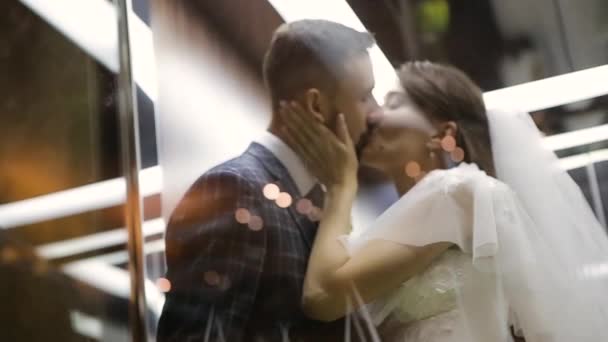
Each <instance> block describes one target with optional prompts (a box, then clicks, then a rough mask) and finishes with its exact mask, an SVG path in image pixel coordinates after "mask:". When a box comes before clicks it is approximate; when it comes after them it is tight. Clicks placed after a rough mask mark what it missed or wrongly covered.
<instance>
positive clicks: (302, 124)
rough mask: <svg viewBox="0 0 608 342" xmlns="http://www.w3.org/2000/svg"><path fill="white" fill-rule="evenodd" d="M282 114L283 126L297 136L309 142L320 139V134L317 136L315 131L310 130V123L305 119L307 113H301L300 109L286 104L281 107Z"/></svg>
mask: <svg viewBox="0 0 608 342" xmlns="http://www.w3.org/2000/svg"><path fill="white" fill-rule="evenodd" d="M281 114H282V116H283V124H284V125H285V126H287V127H289V129H290V130H291V131H292V132H293V133H294V134H296V135H298V136H302V137H304V138H306V139H307V140H309V141H315V140H317V139H318V134H315V132H314V129H312V130H311V129H309V125H310V124H309V121H311V120H306V118H305V117H304V116H305V115H307V114H305V113H302V112H301V111H300V108H298V107H296V106H291V105H287V104H284V105H282V106H281Z"/></svg>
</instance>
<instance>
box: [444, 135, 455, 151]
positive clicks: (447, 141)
mask: <svg viewBox="0 0 608 342" xmlns="http://www.w3.org/2000/svg"><path fill="white" fill-rule="evenodd" d="M441 148H442V149H443V150H444V151H446V152H452V151H454V150H455V149H456V139H454V137H452V136H450V135H448V136H445V137H444V138H443V139H441Z"/></svg>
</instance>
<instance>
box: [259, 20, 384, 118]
mask: <svg viewBox="0 0 608 342" xmlns="http://www.w3.org/2000/svg"><path fill="white" fill-rule="evenodd" d="M374 43H375V41H374V38H373V36H372V35H371V34H370V33H368V32H359V31H356V30H354V29H351V28H349V27H347V26H344V25H342V24H338V23H335V22H331V21H327V20H299V21H295V22H292V23H288V24H283V25H281V26H280V27H279V28H278V29H277V30H276V31H275V33H274V36H273V38H272V41H271V43H270V47H269V49H268V51H267V52H266V55H265V57H264V70H263V73H264V82H265V83H266V87H267V88H268V90H269V92H270V97H271V99H272V105H273V109H276V108H277V106H278V102H279V101H281V100H291V99H292V98H293V97H294V95H295V94H297V93H298V92H300V91H302V90H305V89H308V88H318V89H320V90H322V91H327V92H333V91H335V88H336V85H337V80H338V79H339V77H340V76H341V73H342V71H343V68H342V66H343V65H344V63H345V62H346V61H347V60H348V59H351V58H353V57H358V56H361V55H364V54H367V53H368V49H369V48H371V47H372V46H373V45H374Z"/></svg>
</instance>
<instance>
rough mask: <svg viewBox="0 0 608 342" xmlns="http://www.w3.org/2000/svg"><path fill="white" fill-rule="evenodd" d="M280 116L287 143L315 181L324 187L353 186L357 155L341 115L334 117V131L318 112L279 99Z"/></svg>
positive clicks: (355, 177)
mask: <svg viewBox="0 0 608 342" xmlns="http://www.w3.org/2000/svg"><path fill="white" fill-rule="evenodd" d="M281 115H282V117H283V123H284V125H285V126H284V130H285V131H284V133H285V136H286V137H285V138H286V139H287V140H288V141H287V142H288V144H289V145H290V147H291V148H293V149H294V150H295V152H296V153H297V154H298V155H299V156H300V157H301V158H302V160H303V161H304V163H305V164H306V167H307V168H308V169H309V170H310V171H311V172H312V173H313V174H314V175H315V176H316V177H317V178H318V179H319V182H321V183H322V184H324V185H325V186H327V188H328V189H330V188H332V187H336V186H339V187H346V188H350V189H356V187H357V168H358V161H357V155H356V152H355V146H354V144H353V141H352V139H351V137H350V135H349V133H348V127H347V125H346V121H345V120H344V115H343V114H339V116H338V119H337V120H336V127H335V132H334V131H332V130H331V129H329V128H328V127H327V126H326V125H325V124H324V122H323V121H324V119H323V117H322V116H320V114H316V113H310V112H308V111H307V110H305V109H304V108H302V106H300V105H299V104H298V103H296V102H291V103H285V102H283V103H282V105H281Z"/></svg>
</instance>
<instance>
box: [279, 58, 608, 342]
mask: <svg viewBox="0 0 608 342" xmlns="http://www.w3.org/2000/svg"><path fill="white" fill-rule="evenodd" d="M398 73H399V78H400V86H399V87H398V89H396V90H394V91H392V92H390V93H389V94H388V95H387V96H386V101H385V103H386V104H385V109H384V110H385V116H384V117H383V119H382V120H381V122H380V123H379V124H378V125H377V127H376V128H375V129H374V130H373V132H372V133H371V134H370V136H369V143H368V144H367V145H366V146H365V147H364V148H363V150H362V151H361V155H360V163H361V164H363V165H367V166H370V167H374V168H376V169H379V170H381V171H383V172H384V173H386V175H387V176H389V177H390V179H391V180H392V181H393V182H394V184H395V186H396V188H397V190H398V192H399V194H400V196H401V198H400V200H398V201H397V202H396V203H395V204H394V205H393V206H392V207H390V208H389V209H388V210H387V211H386V212H385V213H383V214H382V215H381V216H380V217H379V218H378V219H377V220H376V221H375V223H374V224H373V225H372V226H371V227H369V228H368V229H367V230H365V231H364V232H363V233H362V234H360V235H354V234H352V233H351V222H350V217H351V216H350V211H351V208H352V204H353V200H354V198H355V194H356V192H357V180H356V179H357V177H356V173H357V168H358V164H359V162H358V160H357V156H356V152H355V148H354V146H353V143H352V141H351V140H350V138H349V135H348V134H347V131H348V130H347V127H346V124H345V121H344V118H343V115H340V116H339V118H338V120H337V123H336V127H335V129H334V131H335V133H334V132H332V130H330V129H329V128H327V127H326V126H325V125H324V123H323V122H322V121H323V120H322V119H321V118H319V117H316V116H315V115H314V114H310V113H307V112H305V111H304V110H303V109H302V108H301V107H299V106H298V105H297V104H293V103H292V104H285V105H283V109H282V115H284V116H288V117H289V119H287V120H284V122H285V123H288V124H289V123H292V124H289V125H288V126H287V127H286V130H287V133H288V135H289V136H290V137H291V138H290V140H291V141H290V145H291V146H293V147H294V149H296V151H297V152H298V154H299V155H300V156H302V157H303V158H304V160H305V161H306V163H307V165H309V166H311V167H310V169H311V170H315V175H316V176H317V177H318V179H319V181H320V182H321V183H323V184H324V185H325V186H326V187H327V192H326V199H325V207H324V216H323V220H322V221H321V223H320V226H319V230H318V233H317V236H316V240H315V243H314V246H313V250H312V254H311V257H310V260H309V265H308V270H307V274H306V278H305V283H304V294H303V301H302V305H303V308H304V311H305V312H306V313H307V314H308V315H309V316H310V317H311V318H314V319H318V320H324V321H331V320H335V319H337V318H339V317H342V316H344V315H346V314H348V313H349V312H350V311H351V310H358V311H359V313H360V314H361V315H362V316H363V317H367V318H368V322H373V323H374V325H375V327H377V331H376V329H373V327H372V329H369V330H371V336H372V340H375V341H377V340H380V339H381V340H383V341H410V342H422V341H433V342H437V341H439V342H448V341H450V342H452V341H454V342H464V341H467V342H468V341H475V342H493V341H501V342H502V341H513V339H514V338H516V339H518V340H519V339H520V338H525V340H526V341H530V342H533V341H543V342H545V341H551V342H561V341H564V342H566V341H568V342H573V341H577V342H580V341H594V342H595V341H606V340H608V330H607V329H606V324H608V296H607V295H606V294H607V293H608V292H606V291H608V279H607V278H606V275H605V274H601V272H600V271H601V270H602V269H605V265H606V262H607V261H608V239H607V238H606V234H605V232H604V230H603V228H602V227H601V226H600V224H599V223H598V221H597V220H596V219H595V217H594V215H593V212H592V211H591V210H590V209H589V207H588V205H587V204H586V201H585V199H584V197H583V196H582V194H581V192H580V190H579V189H578V188H577V186H576V184H575V183H574V182H573V181H572V179H571V178H570V177H569V176H568V174H567V173H565V172H564V171H562V170H561V169H560V168H559V166H558V164H557V161H558V160H557V158H556V157H555V155H554V154H553V153H552V152H551V151H547V150H545V149H544V148H543V147H542V144H541V136H540V134H539V132H538V130H537V129H536V126H534V124H533V122H532V120H531V119H530V117H529V115H528V114H527V113H522V112H514V111H495V110H490V111H486V108H485V105H484V103H483V99H482V94H481V91H480V90H479V88H478V87H477V86H476V85H475V84H474V83H473V82H472V81H471V80H470V79H469V78H468V77H467V76H466V75H464V74H463V73H462V72H460V71H459V70H457V69H454V68H452V67H448V66H443V65H438V64H432V63H429V62H413V63H407V64H405V65H404V66H403V67H401V69H400V70H399V71H398ZM514 336H517V337H514Z"/></svg>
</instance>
